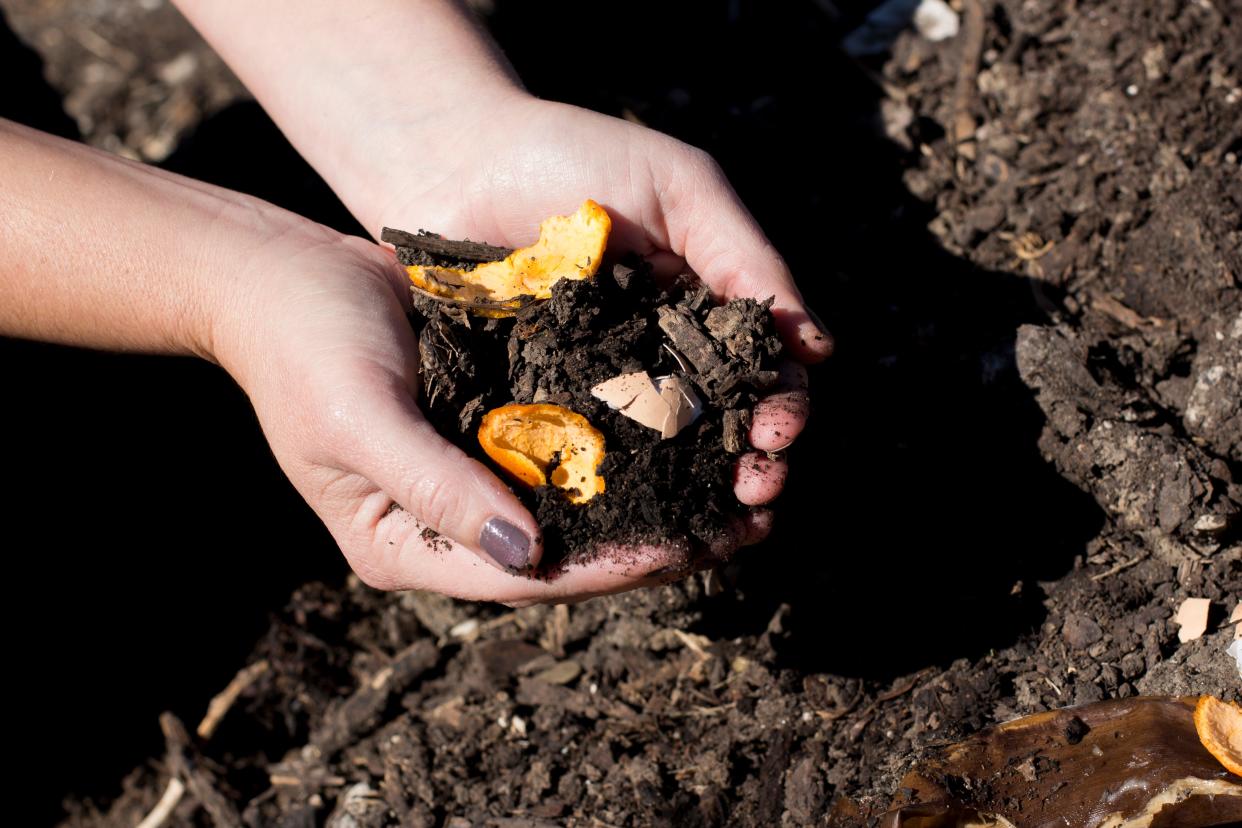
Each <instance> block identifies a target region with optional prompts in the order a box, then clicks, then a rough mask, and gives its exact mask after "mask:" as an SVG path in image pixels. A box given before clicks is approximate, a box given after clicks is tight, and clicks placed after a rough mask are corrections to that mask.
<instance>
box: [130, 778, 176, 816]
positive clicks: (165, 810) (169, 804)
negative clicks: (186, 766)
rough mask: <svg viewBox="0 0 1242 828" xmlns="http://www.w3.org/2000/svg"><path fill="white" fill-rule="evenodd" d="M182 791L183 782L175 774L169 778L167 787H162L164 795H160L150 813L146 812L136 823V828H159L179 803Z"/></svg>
mask: <svg viewBox="0 0 1242 828" xmlns="http://www.w3.org/2000/svg"><path fill="white" fill-rule="evenodd" d="M184 793H185V783H184V782H182V781H181V780H180V779H178V778H177V777H175V776H174V777H173V778H172V779H169V780H168V787H167V788H165V789H164V795H163V796H161V797H160V801H159V802H157V803H155V807H154V808H152V809H151V813H149V814H147V815H146V816H145V817H144V818H143V820H142V822H140V823H138V828H160V826H161V825H163V824H164V820H166V819H168V818H169V817H170V816H172V812H173V811H174V810H175V809H176V807H177V806H178V805H180V804H181V796H182V794H184Z"/></svg>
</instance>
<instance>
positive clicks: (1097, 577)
mask: <svg viewBox="0 0 1242 828" xmlns="http://www.w3.org/2000/svg"><path fill="white" fill-rule="evenodd" d="M1145 560H1147V553H1146V552H1140V553H1139V554H1137V555H1135V556H1134V557H1133V558H1131V559H1130V560H1128V561H1122V562H1121V563H1119V564H1116V565H1115V566H1111V567H1109V568H1108V569H1106V570H1104V571H1103V572H1097V573H1095V574H1094V575H1092V576H1091V580H1093V581H1096V582H1099V581H1102V580H1104V579H1105V578H1111V577H1112V576H1114V575H1116V574H1117V573H1118V572H1124V571H1125V570H1127V569H1129V568H1130V567H1132V566H1134V565H1135V564H1139V563H1142V562H1143V561H1145Z"/></svg>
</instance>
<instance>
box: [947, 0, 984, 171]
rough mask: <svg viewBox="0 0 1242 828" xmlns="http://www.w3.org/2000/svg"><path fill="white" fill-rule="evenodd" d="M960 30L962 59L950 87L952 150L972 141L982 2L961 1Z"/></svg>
mask: <svg viewBox="0 0 1242 828" xmlns="http://www.w3.org/2000/svg"><path fill="white" fill-rule="evenodd" d="M963 5H964V7H965V14H964V18H965V19H964V22H963V28H962V59H961V63H959V64H958V67H957V80H956V82H955V83H954V86H953V115H952V117H953V120H952V121H951V122H950V137H951V138H952V139H953V146H954V148H955V149H960V148H961V146H962V144H963V143H964V142H966V141H967V140H969V139H970V138H973V137H974V134H975V120H974V118H973V117H971V114H970V106H971V103H972V102H973V101H974V98H975V88H976V86H977V84H978V78H979V56H980V54H981V53H982V52H983V3H982V0H965V3H964V4H963Z"/></svg>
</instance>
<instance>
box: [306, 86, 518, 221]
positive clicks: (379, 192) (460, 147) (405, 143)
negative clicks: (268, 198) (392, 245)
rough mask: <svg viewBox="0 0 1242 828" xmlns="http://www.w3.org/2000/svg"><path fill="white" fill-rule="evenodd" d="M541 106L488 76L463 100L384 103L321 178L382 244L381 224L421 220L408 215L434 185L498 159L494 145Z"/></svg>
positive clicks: (430, 208)
mask: <svg viewBox="0 0 1242 828" xmlns="http://www.w3.org/2000/svg"><path fill="white" fill-rule="evenodd" d="M538 103H539V99H537V98H535V97H534V96H533V95H531V94H530V93H529V92H527V91H526V90H525V89H524V88H522V87H521V86H520V85H518V84H517V83H516V82H513V81H511V80H508V79H506V78H502V77H485V78H483V79H481V80H480V82H479V83H478V84H475V85H473V86H471V87H470V88H469V89H466V90H463V91H462V93H461V94H460V96H457V97H453V96H450V97H449V98H447V99H444V100H437V101H436V102H420V103H418V104H416V105H410V106H402V105H401V104H400V103H395V104H394V103H392V102H389V104H388V105H387V106H386V107H385V108H384V110H383V111H382V113H381V114H379V115H378V116H376V117H375V118H374V119H373V120H372V122H371V123H370V125H369V126H368V129H367V130H366V131H365V132H364V133H363V134H361V135H357V136H354V139H353V141H352V144H351V146H350V148H349V149H348V150H346V151H343V152H342V153H341V154H340V158H341V159H342V161H341V163H340V164H339V165H338V166H337V168H336V169H335V170H334V171H333V174H332V175H331V176H325V177H327V178H328V183H329V184H331V186H332V188H333V190H334V191H335V192H336V193H337V195H338V196H339V197H340V198H341V200H342V201H343V202H344V203H345V206H346V207H347V208H349V210H350V212H351V213H352V214H353V215H354V217H355V218H357V219H358V221H359V222H360V223H361V224H362V225H363V227H364V228H365V229H366V231H367V232H368V233H369V234H371V235H372V236H373V237H375V238H379V233H380V229H381V228H382V227H383V226H384V225H386V224H387V225H398V226H400V225H401V223H402V222H404V223H406V224H409V223H410V222H411V221H414V220H421V219H419V218H418V217H412V216H408V215H406V214H405V211H406V209H407V208H408V206H409V205H411V204H419V203H420V202H425V201H427V200H429V199H430V198H431V196H432V195H433V191H434V190H435V189H436V187H437V186H439V185H442V184H443V183H444V182H446V181H459V180H462V179H463V178H464V177H466V174H467V173H469V172H478V170H479V169H480V168H481V167H482V166H483V165H484V164H486V162H487V159H489V158H490V157H492V156H493V155H494V154H495V153H496V150H495V149H493V147H492V144H493V143H494V142H496V141H499V140H504V137H505V136H506V135H511V134H512V133H513V132H514V130H515V125H516V124H517V122H519V121H520V119H522V118H523V117H527V116H526V115H524V114H523V113H525V112H528V111H529V107H530V106H532V105H537V104H538ZM458 195H459V196H460V194H458ZM427 208H428V209H427V210H426V211H425V212H424V213H422V215H428V216H430V215H434V214H435V213H436V212H437V211H436V208H435V205H434V204H431V203H428V204H427ZM405 229H417V228H414V227H406V228H405ZM429 229H439V228H437V227H430V228H429Z"/></svg>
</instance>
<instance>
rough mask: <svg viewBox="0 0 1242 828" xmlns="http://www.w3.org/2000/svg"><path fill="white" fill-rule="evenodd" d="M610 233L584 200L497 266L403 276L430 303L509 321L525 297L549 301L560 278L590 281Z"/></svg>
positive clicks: (418, 270) (413, 271) (420, 268)
mask: <svg viewBox="0 0 1242 828" xmlns="http://www.w3.org/2000/svg"><path fill="white" fill-rule="evenodd" d="M611 229H612V220H611V219H610V218H609V216H608V213H607V211H606V210H604V208H603V207H601V206H599V204H597V203H595V202H594V201H592V200H590V199H587V200H586V201H585V202H583V204H582V206H581V207H579V208H578V211H577V212H576V213H574V214H572V215H568V216H552V217H551V218H547V219H544V221H543V222H542V223H541V224H540V225H539V241H537V242H535V243H534V244H533V245H531V246H530V247H523V248H521V249H519V250H515V251H513V252H512V253H510V254H509V255H508V256H507V257H506V258H504V259H502V260H500V261H494V262H484V263H483V264H480V265H478V266H477V267H475V268H473V269H471V270H463V269H459V268H455V267H438V266H434V265H417V264H415V265H410V266H409V267H407V268H406V272H407V273H408V274H409V276H410V282H411V283H412V285H413V287H414V289H415V290H417V291H419V292H420V293H423V294H424V295H427V296H430V297H431V298H433V299H437V300H440V301H445V302H449V303H451V304H456V305H460V306H463V307H465V308H466V309H468V310H470V311H471V312H473V313H475V314H478V315H480V316H512V315H513V313H514V312H515V311H516V310H517V309H518V308H520V307H521V305H522V298H523V297H533V298H534V299H548V298H549V297H551V296H552V285H554V284H556V283H557V282H558V281H560V280H561V279H589V278H590V277H592V276H594V275H595V272H596V271H597V270H598V269H599V264H600V261H601V260H602V259H603V256H604V248H605V246H606V245H607V244H608V234H609V232H610V231H611Z"/></svg>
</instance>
